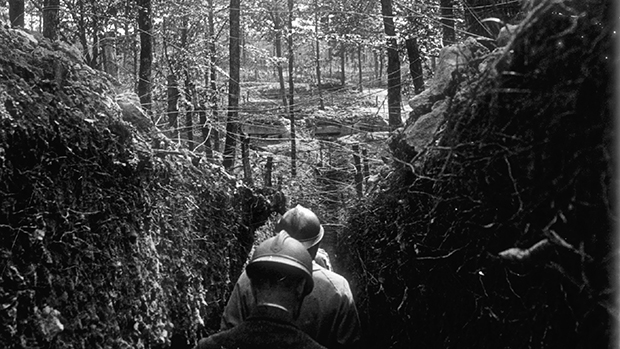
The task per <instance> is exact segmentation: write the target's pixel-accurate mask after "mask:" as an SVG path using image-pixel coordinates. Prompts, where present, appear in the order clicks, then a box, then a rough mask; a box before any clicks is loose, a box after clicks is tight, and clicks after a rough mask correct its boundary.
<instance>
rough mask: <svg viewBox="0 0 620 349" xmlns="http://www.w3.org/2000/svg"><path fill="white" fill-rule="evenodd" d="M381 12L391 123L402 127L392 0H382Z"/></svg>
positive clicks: (398, 66)
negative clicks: (385, 43) (385, 45)
mask: <svg viewBox="0 0 620 349" xmlns="http://www.w3.org/2000/svg"><path fill="white" fill-rule="evenodd" d="M381 14H382V15H383V26H384V27H385V36H386V41H387V57H388V67H387V73H388V76H387V77H388V96H387V97H388V113H389V124H390V126H391V127H392V128H396V127H400V126H401V125H402V123H403V121H402V119H401V117H400V101H401V100H400V58H399V57H398V47H397V46H396V28H395V27H394V15H393V11H392V0H381Z"/></svg>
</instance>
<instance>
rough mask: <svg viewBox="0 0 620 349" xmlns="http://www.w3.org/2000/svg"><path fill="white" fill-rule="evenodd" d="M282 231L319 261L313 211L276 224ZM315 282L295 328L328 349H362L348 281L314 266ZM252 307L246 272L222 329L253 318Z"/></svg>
mask: <svg viewBox="0 0 620 349" xmlns="http://www.w3.org/2000/svg"><path fill="white" fill-rule="evenodd" d="M280 230H284V231H286V232H287V233H288V234H289V235H290V236H291V237H293V238H295V239H297V240H298V241H299V242H301V243H302V244H303V246H304V247H305V248H306V249H307V251H308V253H309V254H310V256H311V257H312V258H313V259H314V258H315V257H316V254H317V251H318V250H319V244H320V242H321V240H322V239H323V235H324V230H323V227H322V226H321V224H320V223H319V219H318V218H317V216H316V215H315V214H314V213H313V212H312V211H310V210H309V209H307V208H305V207H303V206H300V205H298V206H296V207H295V208H293V209H290V210H289V211H287V212H286V213H285V214H284V216H282V218H281V219H280V221H278V223H277V224H276V231H280ZM312 278H313V281H314V289H313V290H312V292H311V293H310V294H309V295H308V296H307V297H306V298H305V299H304V302H303V304H302V306H301V311H300V315H299V317H298V318H297V320H296V321H295V324H296V325H297V326H298V327H299V328H300V329H301V330H303V331H304V332H305V333H307V334H309V335H310V337H312V338H313V339H314V340H316V341H317V342H318V343H319V344H321V345H323V346H325V347H327V348H330V349H339V348H359V347H360V345H361V326H360V320H359V315H358V313H357V308H356V307H355V302H354V300H353V295H352V293H351V288H350V287H349V283H348V282H347V280H346V279H345V278H344V277H342V276H340V275H338V274H336V273H334V272H332V271H330V270H327V269H325V268H323V267H321V266H320V265H319V264H317V263H316V262H313V263H312ZM253 304H254V299H253V295H252V292H251V291H250V281H249V279H248V276H247V274H246V272H244V273H243V274H242V275H241V277H240V278H239V280H238V281H237V284H236V285H235V288H234V290H233V293H232V295H231V296H230V299H229V300H228V304H227V305H226V308H225V309H224V314H223V316H222V323H221V329H230V328H233V327H235V326H237V325H239V324H240V323H241V322H242V321H243V320H245V319H246V318H247V317H248V316H249V315H250V311H251V309H252V307H253Z"/></svg>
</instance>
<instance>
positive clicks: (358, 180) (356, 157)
mask: <svg viewBox="0 0 620 349" xmlns="http://www.w3.org/2000/svg"><path fill="white" fill-rule="evenodd" d="M353 163H354V165H355V189H356V191H357V196H358V197H362V194H363V192H364V188H363V176H364V175H363V174H362V163H361V161H360V146H359V144H354V145H353Z"/></svg>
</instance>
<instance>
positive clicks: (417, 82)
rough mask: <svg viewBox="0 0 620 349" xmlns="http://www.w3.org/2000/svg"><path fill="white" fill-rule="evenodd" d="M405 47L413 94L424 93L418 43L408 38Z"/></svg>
mask: <svg viewBox="0 0 620 349" xmlns="http://www.w3.org/2000/svg"><path fill="white" fill-rule="evenodd" d="M405 45H406V47H407V56H408V57H409V71H410V72H411V77H412V78H413V87H414V91H415V94H418V93H420V92H422V91H424V79H423V76H422V59H421V57H420V50H419V49H418V41H417V40H416V38H409V39H407V40H406V41H405Z"/></svg>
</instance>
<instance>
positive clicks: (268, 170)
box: [263, 156, 273, 187]
mask: <svg viewBox="0 0 620 349" xmlns="http://www.w3.org/2000/svg"><path fill="white" fill-rule="evenodd" d="M272 172H273V156H269V157H267V164H266V165H265V182H264V183H263V185H264V186H265V187H271V186H273V184H272V181H271V173H272Z"/></svg>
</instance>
